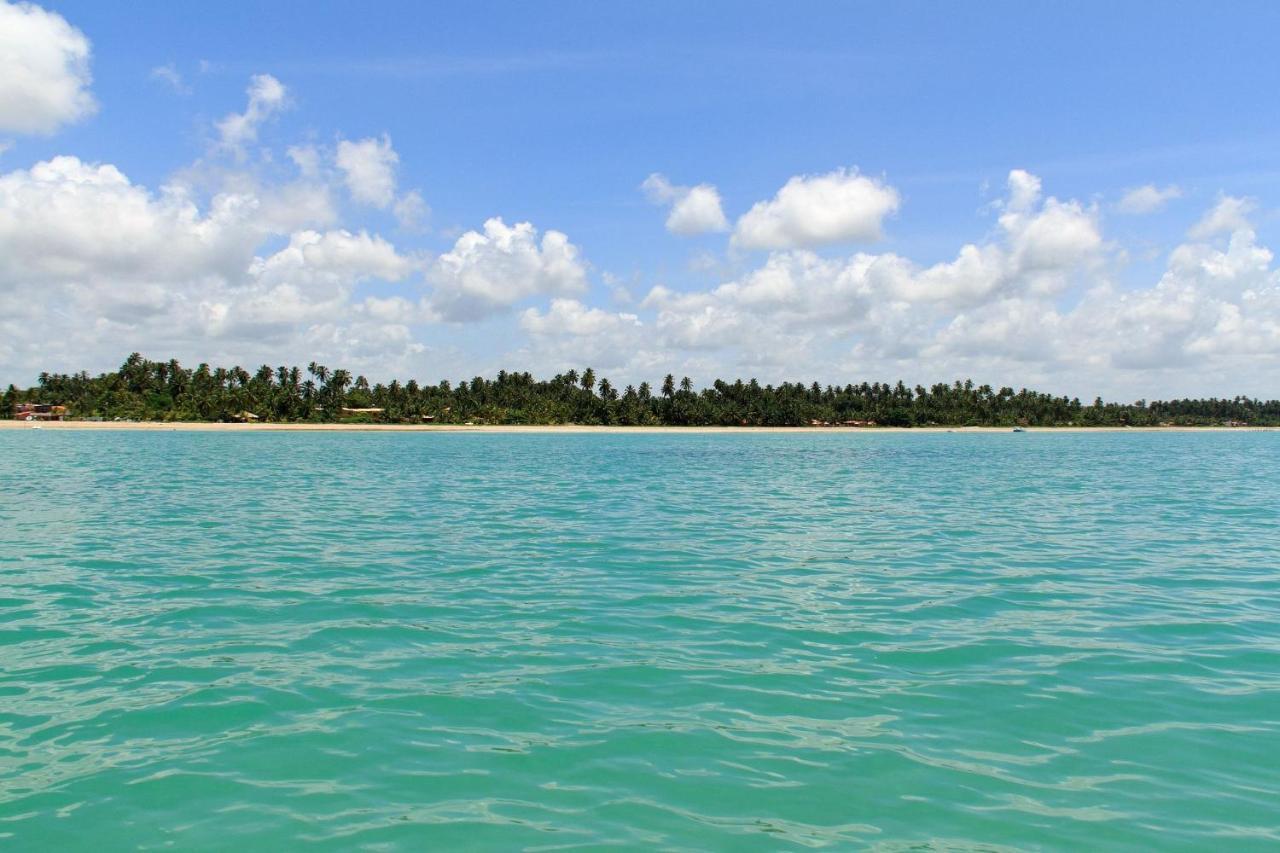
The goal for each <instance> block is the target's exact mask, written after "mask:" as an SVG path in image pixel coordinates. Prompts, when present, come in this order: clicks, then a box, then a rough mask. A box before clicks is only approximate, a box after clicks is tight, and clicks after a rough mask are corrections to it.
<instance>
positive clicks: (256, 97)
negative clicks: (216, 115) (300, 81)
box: [218, 74, 288, 153]
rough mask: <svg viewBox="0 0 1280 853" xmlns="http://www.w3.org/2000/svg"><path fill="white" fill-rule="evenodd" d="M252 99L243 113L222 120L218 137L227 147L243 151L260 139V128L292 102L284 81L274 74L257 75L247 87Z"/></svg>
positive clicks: (246, 91)
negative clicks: (273, 75)
mask: <svg viewBox="0 0 1280 853" xmlns="http://www.w3.org/2000/svg"><path fill="white" fill-rule="evenodd" d="M245 93H246V94H247V95H248V96H249V102H248V104H247V105H246V107H245V110H244V112H242V113H231V114H230V115H228V116H227V117H226V118H224V119H222V121H220V122H218V136H219V140H220V143H221V145H222V147H223V148H225V149H227V150H228V151H233V152H237V153H243V151H244V146H246V145H248V144H249V143H251V142H255V141H257V139H258V128H259V127H260V126H261V125H262V123H263V122H265V121H267V120H268V119H269V118H271V117H272V116H273V115H275V114H276V113H278V112H280V110H282V109H284V108H285V106H286V105H287V104H288V91H287V90H286V89H285V87H284V84H283V83H281V82H280V81H279V80H277V79H276V78H274V77H272V76H271V75H270V74H255V75H254V76H253V77H251V78H250V79H249V88H248V89H246V90H245Z"/></svg>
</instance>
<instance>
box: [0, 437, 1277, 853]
mask: <svg viewBox="0 0 1280 853" xmlns="http://www.w3.org/2000/svg"><path fill="white" fill-rule="evenodd" d="M1278 487H1280V434H1276V433H1191V434H1188V433H1176V434H1151V433H1141V434H1117V433H1104V434H1040V433H1034V432H1033V433H1026V434H1020V435H1014V434H982V435H972V434H970V435H964V434H954V435H949V434H875V433H849V434H836V435H831V434H814V433H808V434H806V433H803V432H797V433H795V434H784V435H769V434H764V435H762V434H714V435H708V434H660V435H654V434H635V435H603V434H602V435H563V434H562V435H551V434H534V435H495V434H395V435H388V434H300V433H298V434H280V433H276V434H214V433H188V432H172V433H167V432H166V433H136V432H129V433H126V432H97V431H94V432H90V431H85V432H69V431H55V430H21V431H10V432H0V849H4V850H40V851H43V850H50V851H57V850H99V851H101V850H118V849H136V848H143V849H157V848H169V849H180V850H192V849H196V850H203V849H235V850H242V851H243V850H286V849H296V848H299V847H307V846H314V847H318V848H322V849H371V850H427V849H436V850H450V849H474V850H516V849H538V850H551V849H563V848H586V849H599V848H602V847H607V846H611V845H615V846H617V847H621V848H629V849H644V850H649V849H654V850H656V849H671V850H675V849H682V850H779V849H797V848H803V847H822V846H826V847H832V848H840V849H863V848H873V849H885V850H905V849H925V850H932V849H955V850H969V849H981V850H991V849H1003V848H1013V849H1033V850H1034V849H1045V850H1084V849H1092V850H1100V849H1117V850H1126V849H1132V850H1150V849H1161V850H1176V849H1203V850H1239V849H1258V850H1262V849H1277V848H1278V847H1280V523H1278V522H1280V497H1278V496H1277V489H1278Z"/></svg>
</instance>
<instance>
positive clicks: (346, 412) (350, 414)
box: [342, 406, 386, 418]
mask: <svg viewBox="0 0 1280 853" xmlns="http://www.w3.org/2000/svg"><path fill="white" fill-rule="evenodd" d="M385 411H386V409H380V408H378V407H376V406H365V407H363V408H350V407H348V406H343V407H342V416H343V417H344V418H354V417H359V416H360V415H364V416H365V417H369V418H380V417H382V413H383V412H385Z"/></svg>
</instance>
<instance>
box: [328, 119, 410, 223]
mask: <svg viewBox="0 0 1280 853" xmlns="http://www.w3.org/2000/svg"><path fill="white" fill-rule="evenodd" d="M335 160H336V162H337V164H338V168H339V169H341V170H342V173H343V176H344V178H345V180H346V184H347V189H348V190H349V191H350V193H351V197H352V198H353V199H355V200H356V201H357V202H360V203H361V204H367V205H370V206H371V207H380V208H386V207H390V206H391V203H392V202H393V201H395V197H396V167H397V165H399V163H400V155H398V154H397V153H396V152H395V149H394V148H392V147H391V140H390V138H388V137H386V136H383V137H382V138H381V139H372V138H371V139H361V140H360V141H359V142H349V141H348V140H345V139H344V140H342V141H341V142H339V143H338V153H337V156H336V158H335Z"/></svg>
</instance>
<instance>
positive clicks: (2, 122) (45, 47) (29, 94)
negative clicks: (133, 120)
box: [0, 0, 97, 134]
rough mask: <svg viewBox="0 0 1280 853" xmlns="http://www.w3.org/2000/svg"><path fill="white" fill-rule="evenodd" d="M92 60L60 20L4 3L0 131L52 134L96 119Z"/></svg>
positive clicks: (0, 4) (0, 5) (85, 43)
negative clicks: (90, 62) (93, 115)
mask: <svg viewBox="0 0 1280 853" xmlns="http://www.w3.org/2000/svg"><path fill="white" fill-rule="evenodd" d="M89 57H90V47H89V40H88V39H87V38H85V36H84V34H83V33H81V32H80V31H79V30H77V29H76V28H75V27H73V26H71V25H70V24H69V23H67V21H66V19H65V18H63V17H62V16H61V15H58V14H56V13H54V12H49V11H46V10H44V9H42V8H40V7H39V6H36V5H33V4H31V3H16V4H15V3H9V2H6V0H0V131H5V132H10V133H38V134H47V133H53V132H54V131H56V130H57V129H58V128H60V127H62V126H64V125H67V124H71V123H72V122H76V121H79V120H80V119H82V118H84V117H85V116H88V115H90V114H92V113H93V112H94V111H95V110H96V109H97V105H96V103H95V102H94V99H93V96H92V95H91V94H90V92H89V84H90V81H91V78H90V74H89Z"/></svg>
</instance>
